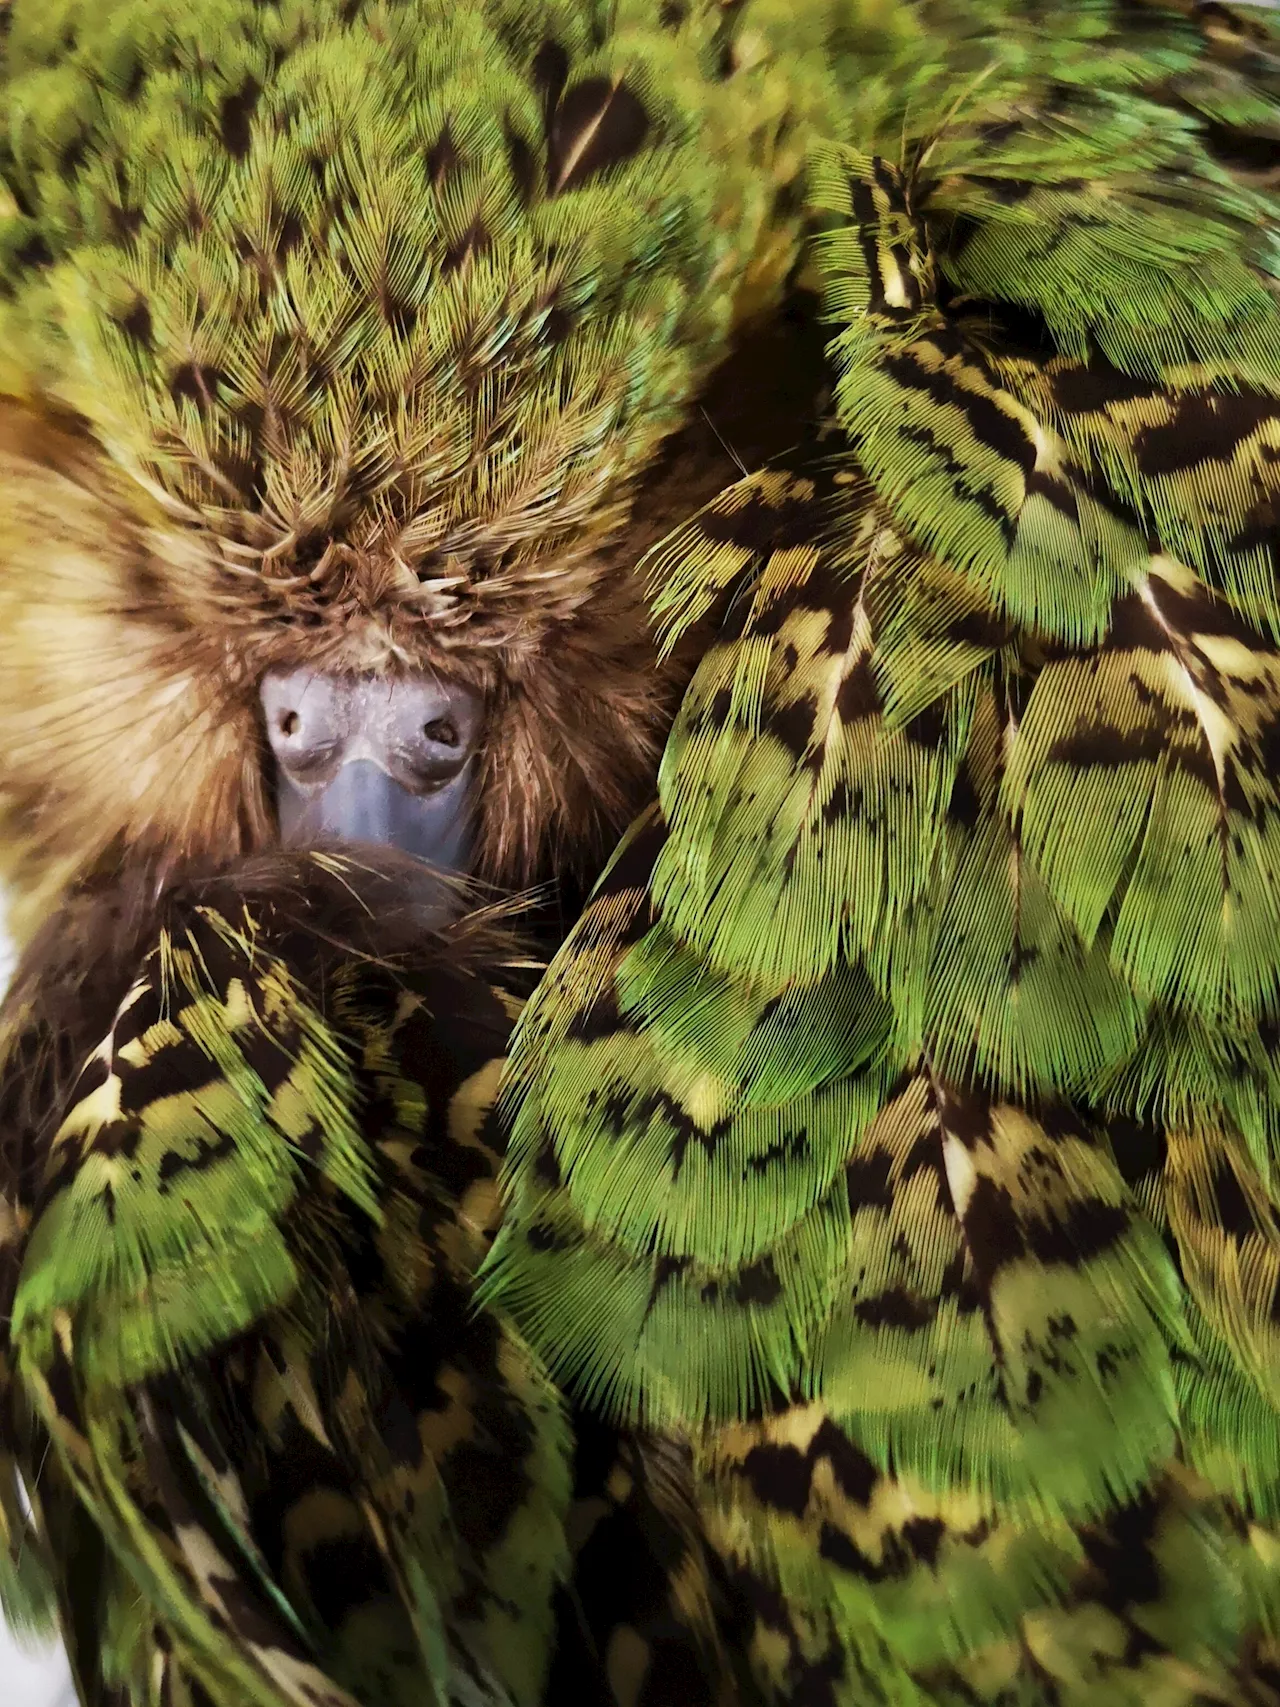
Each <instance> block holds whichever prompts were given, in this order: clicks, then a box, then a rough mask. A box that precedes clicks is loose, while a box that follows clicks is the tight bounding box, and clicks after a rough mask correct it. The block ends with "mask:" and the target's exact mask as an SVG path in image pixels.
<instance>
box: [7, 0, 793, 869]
mask: <svg viewBox="0 0 1280 1707" xmlns="http://www.w3.org/2000/svg"><path fill="white" fill-rule="evenodd" d="M606 12H608V13H609V14H610V18H611V22H609V23H608V24H606V23H605V22H604V21H603V19H604V15H605V13H606ZM632 14H633V16H632ZM733 17H734V14H733V9H726V8H723V7H721V6H718V5H710V4H705V3H704V4H694V5H690V6H686V7H680V6H670V5H660V4H658V0H620V3H619V4H618V5H617V6H614V7H610V8H602V7H600V6H598V5H596V4H594V3H593V0H558V3H553V4H551V5H544V4H539V5H536V6H531V5H528V4H520V3H516V0H473V3H472V4H470V5H464V4H460V3H459V4H454V3H453V0H401V3H399V4H395V3H391V0H382V3H373V0H369V3H366V4H362V3H360V0H305V3H302V0H292V3H282V4H279V5H271V6H268V5H262V4H258V3H254V0H220V3H218V4H215V3H213V0H201V3H198V4H192V0H148V3H146V4H141V3H137V0H129V3H123V0H42V4H40V5H34V4H33V5H31V6H29V7H27V6H24V5H23V4H22V3H21V0H19V3H18V4H17V5H16V6H15V7H14V8H13V9H12V15H11V20H10V28H9V32H8V37H7V41H6V46H5V52H6V55H7V60H8V67H7V75H8V79H9V81H8V86H7V89H6V91H5V93H4V97H3V99H4V103H5V106H6V108H7V111H6V114H5V119H6V123H5V126H4V129H3V133H2V137H3V140H2V141H0V167H2V176H3V182H4V184H5V185H6V186H7V189H6V191H5V195H6V199H7V207H6V208H5V209H4V210H3V211H4V214H5V217H4V219H3V220H0V284H2V285H3V289H4V295H5V301H4V304H3V318H2V322H0V347H2V351H3V353H2V354H0V369H3V370H7V371H0V383H2V384H3V386H4V389H5V390H6V391H7V392H8V393H9V395H10V402H9V403H8V405H7V406H6V407H5V408H4V410H3V412H2V414H0V463H2V466H0V525H2V526H3V530H4V545H3V552H2V556H0V746H2V747H3V749H4V750H3V751H2V752H0V795H2V803H3V805H4V806H5V807H6V808H7V828H6V831H5V837H6V840H7V842H8V844H9V846H10V867H11V872H10V875H11V879H12V880H16V882H17V884H18V886H19V888H20V889H22V888H26V889H28V890H33V889H34V890H39V891H40V892H41V893H42V894H43V893H45V892H47V890H48V889H49V887H50V886H51V885H52V886H53V887H54V888H55V889H56V888H57V887H59V886H61V885H62V884H64V883H65V882H66V881H67V880H68V879H70V878H72V877H75V876H80V875H83V874H84V873H85V872H86V871H91V870H95V869H100V868H101V867H102V866H103V864H104V862H106V863H108V864H109V863H110V862H111V861H112V860H117V859H119V858H120V857H122V856H123V857H143V856H150V857H154V858H156V859H157V860H158V861H161V862H163V861H164V860H166V859H170V858H186V857H192V856H202V857H203V856H208V855H214V856H219V855H224V854H232V853H234V852H236V851H239V850H241V849H246V848H250V847H253V846H259V845H263V844H264V843H269V842H270V841H271V839H273V838H274V837H276V836H280V835H283V836H284V837H286V838H289V837H305V836H311V835H329V834H332V835H340V836H348V837H356V838H370V839H382V840H390V841H394V842H396V843H398V844H400V845H403V846H405V847H407V848H409V849H410V850H411V851H414V852H417V853H419V854H421V855H423V856H424V857H426V858H428V859H431V860H433V861H435V862H437V863H441V864H443V865H445V866H449V867H451V868H453V869H456V870H461V871H464V872H467V873H473V874H476V875H479V876H482V877H484V878H486V879H489V880H491V881H493V882H496V883H498V884H501V885H503V886H507V887H511V886H517V885H521V884H524V883H527V882H529V881H530V880H532V879H534V878H536V877H538V876H539V875H541V874H543V873H544V872H545V871H546V870H548V869H549V867H550V866H551V865H553V864H555V863H556V862H557V861H558V860H560V859H562V858H563V857H564V855H565V851H566V850H567V849H570V848H572V849H574V850H577V851H580V852H583V851H585V854H586V857H588V858H591V857H594V856H595V855H596V854H598V853H601V852H603V851H604V849H605V845H606V843H607V842H608V840H609V839H610V838H611V837H612V836H613V835H614V834H615V833H616V831H617V829H618V827H619V826H620V824H621V823H623V822H625V820H626V818H627V816H628V815H629V813H630V812H631V811H632V810H633V808H634V806H635V803H636V796H637V792H638V791H639V790H642V789H643V787H644V785H645V780H646V778H647V777H648V776H649V774H650V773H651V769H652V765H653V762H654V758H655V753H656V748H657V745H658V743H659V741H660V738H661V730H662V726H663V721H664V717H665V716H666V714H667V701H668V699H669V690H668V689H666V688H665V687H664V684H663V679H662V677H661V675H660V674H659V673H658V672H656V671H655V669H654V667H653V662H654V659H653V649H652V642H651V638H650V630H649V624H648V619H647V613H646V602H645V598H644V587H643V584H642V582H641V581H640V579H639V578H638V577H637V576H636V574H635V572H634V571H635V564H636V561H637V559H638V557H639V556H640V554H641V552H642V549H643V547H644V546H645V545H646V544H647V543H649V542H650V541H652V540H653V539H654V538H656V537H657V536H658V535H659V534H660V533H661V532H662V531H663V528H664V526H666V525H670V524H671V523H673V522H675V521H677V520H679V519H681V518H682V516H683V515H684V514H687V513H688V511H689V509H690V508H691V507H692V506H693V505H694V504H696V502H697V500H698V499H699V498H701V497H705V496H709V495H710V492H711V491H712V490H714V489H715V487H716V486H717V485H718V484H720V483H722V482H723V479H724V478H725V476H726V473H727V471H726V469H725V467H724V465H723V462H722V461H717V458H716V457H714V456H713V457H711V458H710V459H709V460H708V459H707V458H703V462H704V463H705V464H706V465H707V466H706V467H704V468H703V469H702V470H698V469H696V468H694V467H692V465H691V463H690V459H689V458H688V457H681V456H678V455H677V456H674V457H673V456H672V455H671V453H670V442H671V438H672V435H673V434H674V433H676V432H677V431H678V430H679V429H680V428H681V425H682V423H683V422H684V421H685V420H686V416H687V412H688V408H689V405H690V402H691V400H692V399H693V398H694V397H695V396H696V395H697V393H698V390H699V387H700V386H701V385H702V384H703V382H704V381H705V379H706V376H707V374H708V373H709V372H710V371H711V370H712V369H713V368H714V367H715V366H716V364H717V363H718V362H719V361H720V360H721V358H722V357H723V356H724V353H725V351H726V348H727V347H728V343H729V340H730V337H731V334H732V332H733V329H734V326H735V324H736V323H738V322H740V321H741V320H742V318H743V315H744V312H745V308H746V306H748V305H750V304H751V303H753V302H755V301H757V300H764V299H767V298H768V297H770V296H771V295H776V293H777V289H778V286H779V285H780V283H781V281H782V280H783V278H784V277H785V275H786V273H787V271H788V268H789V266H790V264H791V261H792V259H793V257H794V253H795V249H796V242H797V222H796V219H795V217H794V215H793V214H792V213H790V212H788V210H787V204H786V201H785V195H783V196H782V198H781V199H780V190H781V191H785V189H786V186H787V185H788V184H789V183H791V182H792V181H793V180H794V177H795V173H796V170H797V168H798V165H799V159H800V153H801V148H800V144H799V142H798V141H797V140H796V135H794V134H793V132H795V130H796V127H795V124H794V113H795V111H796V109H797V105H798V104H799V105H802V104H803V102H802V101H801V99H800V97H799V96H797V94H796V92H795V89H794V88H793V87H792V86H791V83H789V82H788V74H787V73H785V72H784V71H782V70H779V69H778V67H777V66H775V65H773V64H772V62H770V61H769V60H768V58H767V56H766V55H764V54H763V52H761V51H757V49H756V48H750V47H749V46H748V45H744V38H742V37H741V34H740V32H739V33H735V30H736V26H735V24H734V22H733ZM792 82H794V79H793V80H792ZM805 98H806V99H812V98H815V97H813V95H812V91H809V93H808V94H807V95H806V96H805ZM797 134H798V133H797ZM664 443H666V444H667V446H668V453H667V456H666V458H665V460H657V459H659V457H660V453H661V450H662V447H663V445H664ZM708 468H710V470H711V473H710V477H708V472H707V470H708ZM700 483H701V484H700ZM637 493H639V494H640V501H639V502H637Z"/></svg>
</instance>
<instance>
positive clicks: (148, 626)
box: [0, 314, 822, 941]
mask: <svg viewBox="0 0 1280 1707" xmlns="http://www.w3.org/2000/svg"><path fill="white" fill-rule="evenodd" d="M821 373H822V364H821V338H820V335H819V334H818V333H817V332H816V331H815V329H814V328H813V327H812V326H811V325H809V324H808V323H807V322H806V321H804V320H803V319H802V320H800V321H797V319H796V317H795V315H794V314H792V315H791V316H790V317H789V318H786V317H784V319H782V320H778V321H773V322H770V323H768V324H766V325H762V326H760V327H758V328H756V329H755V330H754V331H753V332H752V334H751V335H750V336H749V337H747V338H746V339H745V340H744V341H743V342H742V343H741V345H740V347H739V348H738V349H737V351H736V352H735V353H734V354H733V355H732V356H731V357H730V358H729V360H728V361H727V362H726V363H725V365H724V366H723V368H722V369H721V371H720V373H719V374H718V376H717V377H716V379H715V381H714V382H713V384H712V386H711V387H710V389H709V390H708V392H707V393H706V396H705V400H704V404H703V405H702V406H701V407H699V408H698V409H696V410H695V411H694V412H693V413H692V414H691V416H690V419H689V421H688V423H687V424H686V426H685V428H684V429H683V430H682V431H681V432H680V433H679V434H677V435H676V436H675V437H674V438H673V439H672V440H670V441H669V443H668V445H667V447H666V449H665V450H664V451H663V452H662V454H661V455H660V456H659V458H658V460H657V461H656V463H655V464H654V465H653V467H652V468H651V470H650V472H649V474H648V475H647V476H646V478H645V479H644V481H643V482H642V484H641V486H640V488H639V491H638V494H637V497H636V500H635V503H634V505H633V507H632V509H631V511H630V515H629V516H628V513H627V510H626V508H625V506H624V505H623V504H621V503H618V504H615V505H614V506H613V507H612V508H611V509H609V510H606V511H604V512H602V514H601V516H600V517H599V518H598V521H597V526H596V528H595V529H594V531H593V532H592V533H591V534H589V535H588V536H587V538H586V541H585V542H584V543H581V544H579V546H578V547H577V548H576V550H575V551H574V552H573V553H572V555H571V554H569V553H568V552H566V553H565V555H564V556H562V557H559V558H557V557H555V556H552V555H550V554H549V555H548V557H547V559H546V561H545V563H544V565H543V568H542V574H543V576H544V587H545V596H544V597H542V598H540V599H538V600H534V599H532V598H531V597H530V594H529V589H528V587H527V586H526V587H521V588H513V591H512V601H511V608H510V612H509V620H507V621H505V622H499V621H498V620H496V619H495V617H494V614H493V609H492V606H491V607H490V608H489V610H488V612H487V614H486V617H485V618H484V619H483V620H480V621H476V622H457V623H450V622H448V621H444V622H441V621H440V620H439V619H438V618H437V619H436V620H432V618H431V616H430V615H429V614H428V613H426V612H424V610H423V609H422V608H421V603H420V600H419V598H418V596H417V594H416V592H415V591H413V590H408V591H407V590H406V589H404V588H402V587H401V586H398V585H397V583H396V581H395V578H394V576H393V575H391V574H390V573H388V572H387V570H386V569H385V566H383V567H380V565H379V560H378V559H377V558H376V557H372V556H368V555H362V554H360V553H358V552H356V551H354V550H352V549H350V548H348V547H345V546H344V545H342V543H341V542H340V543H339V545H338V546H335V547H334V548H332V549H331V551H330V552H329V560H328V563H327V565H326V566H325V568H324V571H323V572H321V573H316V574H314V575H313V576H312V577H311V578H310V579H308V580H307V582H306V583H305V584H302V585H300V584H296V583H295V584H294V585H292V586H291V587H289V588H288V589H287V596H284V597H279V598H278V599H277V600H276V602H275V603H274V605H268V604H264V597H265V595H264V593H263V588H262V577H261V576H259V575H256V574H254V575H242V576H241V577H240V579H239V581H238V583H237V582H236V581H235V580H234V579H231V578H228V580H227V581H226V582H225V583H224V584H223V586H222V589H221V591H220V593H219V596H218V597H217V598H214V597H213V596H212V595H210V594H209V593H208V592H207V589H208V588H209V587H210V586H211V585H212V582H211V580H202V578H201V574H200V565H201V563H202V562H203V563H204V565H205V566H206V568H207V565H208V556H209V553H210V552H212V551H214V550H216V549H217V547H215V546H214V544H213V543H212V542H211V541H210V540H209V538H208V537H207V536H201V535H199V534H197V533H188V532H179V531H175V529H174V528H173V525H172V522H171V521H169V520H168V519H167V518H166V517H165V516H164V515H163V514H162V513H161V511H160V510H159V509H158V508H157V509H156V510H154V511H151V510H149V509H148V507H147V504H148V501H147V500H146V498H145V496H144V495H143V494H141V492H140V489H139V488H138V487H137V486H135V485H134V484H133V483H132V482H129V481H126V480H125V479H124V477H122V476H120V475H118V474H116V473H114V472H113V471H112V470H111V469H110V466H109V464H108V463H107V462H106V461H105V459H104V458H103V457H102V455H101V453H100V452H99V451H98V450H97V448H96V447H95V445H94V443H93V441H92V439H91V438H90V437H88V436H87V435H86V434H85V432H84V431H83V430H82V429H80V428H79V427H78V426H77V424H76V422H74V421H73V420H71V419H69V418H55V417H53V416H52V415H50V414H45V413H38V412H36V411H35V410H33V409H30V408H27V407H25V406H22V405H19V404H17V403H9V404H7V405H6V406H5V408H4V410H3V411H2V412H0V527H2V528H3V537H4V539H5V549H4V555H3V561H2V563H0V865H2V869H0V876H3V878H4V879H5V881H7V882H8V884H9V885H10V888H11V893H12V895H13V897H14V900H13V917H12V924H13V928H14V931H15V934H16V936H17V937H18V939H19V940H20V941H22V940H25V939H26V938H27V937H28V936H29V935H30V932H31V930H32V929H33V928H34V926H35V924H36V923H37V922H38V921H39V920H40V919H41V918H42V917H44V916H46V915H47V913H48V912H49V910H50V908H51V906H52V905H53V904H54V902H55V899H56V897H57V896H58V895H59V894H60V893H62V892H63V891H65V890H66V889H67V887H68V886H69V885H71V884H73V883H75V882H76V881H78V880H79V881H83V880H86V879H93V878H94V877H98V878H101V877H106V876H110V874H112V873H113V872H115V871H117V870H119V869H120V868H121V867H122V866H138V865H144V866H146V867H148V868H149V869H152V870H154V871H155V872H156V873H157V875H158V876H159V875H160V874H162V873H163V872H164V871H166V870H172V869H174V868H181V867H182V866H185V865H186V864H188V863H190V862H192V861H207V860H210V859H212V860H227V859H232V858H235V857H236V856H238V855H240V854H242V853H245V852H249V851H252V850H253V849H258V848H263V847H268V846H270V845H271V844H272V843H273V841H274V839H275V827H274V822H273V815H272V808H271V802H270V789H269V783H268V781H267V779H266V774H265V762H266V754H265V744H264V742H263V739H262V734H261V730H260V727H259V722H258V712H257V698H256V696H257V685H258V682H259V680H260V678H261V675H262V673H263V672H264V671H265V670H266V669H268V668H271V667H273V666H276V665H296V664H303V665H308V666H311V667H322V668H329V669H334V670H352V671H386V672H388V673H400V672H406V673H407V672H413V671H435V672H439V673H442V674H445V675H451V676H452V675H456V676H460V677H462V678H464V679H466V680H468V681H470V682H474V683H478V684H479V685H480V686H482V687H483V689H484V691H485V694H486V697H487V700H488V707H489V710H488V721H487V727H486V735H485V743H484V755H483V766H482V779H481V780H482V841H481V866H480V872H479V875H480V876H482V877H483V878H485V879H486V880H488V881H491V882H493V883H495V884H497V885H498V886H500V887H502V888H505V889H510V888H518V887H521V886H524V885H526V884H528V883H530V882H532V881H538V880H542V879H543V878H545V877H546V876H547V875H549V874H550V872H551V871H553V870H557V869H561V868H562V867H563V865H564V864H565V862H569V863H570V864H574V865H576V866H577V867H578V868H579V869H578V873H577V874H578V875H581V876H585V877H589V876H590V875H591V874H592V872H593V870H594V869H595V868H597V867H598V865H599V863H600V862H601V861H602V860H603V859H604V858H605V857H606V856H607V854H608V852H609V851H610V848H611V846H612V843H613V841H614V840H615V839H616V837H617V835H618V834H619V833H620V831H621V829H622V828H623V827H624V826H625V824H626V823H627V822H628V820H629V819H630V817H631V816H632V815H633V814H634V812H635V811H636V810H637V809H638V807H639V805H640V804H641V803H642V802H643V799H644V798H645V796H646V794H647V791H648V790H649V788H650V786H651V783H652V778H653V773H654V769H655V766H656V763H657V759H658V755H659V752H660V750H661V744H662V741H663V739H664V737H665V732H666V728H667V725H668V723H669V720H670V717H671V715H672V712H673V709H674V699H675V696H676V694H677V693H678V691H679V687H680V684H681V681H682V679H683V676H684V674H685V667H684V665H683V663H682V662H681V660H679V659H677V660H676V661H675V662H674V663H672V664H671V665H670V666H669V667H668V668H667V669H666V670H664V671H662V672H660V671H659V670H658V669H657V668H656V664H655V655H654V647H653V640H652V636H651V632H650V627H649V621H648V614H647V605H646V600H645V588H644V586H643V582H642V578H641V577H640V576H639V575H637V574H636V573H635V565H636V563H637V561H638V560H639V558H640V557H641V556H642V554H643V552H644V551H645V549H647V547H648V546H649V545H650V544H652V543H653V542H654V541H656V540H657V539H658V538H660V537H661V536H662V534H663V533H665V532H666V531H668V530H669V529H670V528H671V527H673V526H674V525H676V524H677V523H678V522H680V521H682V520H684V519H685V518H686V517H688V516H689V515H690V514H691V513H692V512H693V511H694V510H696V509H697V508H698V506H699V505H700V504H702V503H704V502H706V501H707V500H708V499H709V498H710V497H711V496H713V495H714V494H715V493H716V492H717V491H719V490H720V489H721V488H722V487H723V486H724V485H726V484H727V483H728V482H729V481H730V480H732V479H733V478H734V477H735V475H736V473H737V472H738V468H737V462H738V460H739V459H740V460H741V461H743V462H745V463H747V464H748V465H749V466H755V465H757V464H758V463H759V462H760V461H761V460H763V459H765V458H767V457H769V456H772V455H776V454H778V453H779V452H780V451H782V450H784V449H787V448H789V447H790V446H791V445H793V444H794V443H795V442H796V440H797V439H798V438H799V437H800V436H801V435H802V433H803V431H804V425H805V423H806V422H809V421H811V420H812V418H813V413H814V398H815V396H816V393H817V390H818V387H819V385H820V384H821ZM526 572H527V571H526ZM237 585H238V586H239V588H240V598H239V600H237V599H236V598H235V597H233V596H232V594H233V591H234V588H235V587H236V586H237ZM280 591H281V592H282V593H283V592H285V591H286V589H284V588H282V589H280Z"/></svg>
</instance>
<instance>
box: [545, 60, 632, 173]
mask: <svg viewBox="0 0 1280 1707" xmlns="http://www.w3.org/2000/svg"><path fill="white" fill-rule="evenodd" d="M648 131H649V115H648V113H646V112H645V110H644V105H643V103H642V102H641V100H640V98H639V96H637V95H635V94H633V92H632V91H631V90H630V89H628V88H627V86H626V84H625V83H612V82H610V80H609V79H608V78H607V77H588V78H586V79H585V80H584V81H583V82H581V83H578V84H576V85H575V86H574V87H573V88H572V89H570V90H569V92H568V94H567V95H566V96H565V97H564V99H563V101H561V103H560V105H559V107H558V108H557V110H556V113H555V116H554V117H553V119H552V120H551V125H550V128H549V130H548V133H547V188H548V191H549V192H550V194H551V195H553V196H558V195H560V194H561V193H562V192H563V191H565V190H574V189H577V188H578V186H579V185H580V184H584V183H585V182H586V181H587V179H588V178H590V177H592V176H593V174H595V173H596V172H603V171H605V170H606V169H607V168H608V167H610V166H617V165H619V164H621V162H622V161H624V160H629V159H630V158H631V156H632V155H633V154H636V153H638V152H639V150H640V147H641V145H642V143H643V142H644V139H645V137H646V135H647V134H648Z"/></svg>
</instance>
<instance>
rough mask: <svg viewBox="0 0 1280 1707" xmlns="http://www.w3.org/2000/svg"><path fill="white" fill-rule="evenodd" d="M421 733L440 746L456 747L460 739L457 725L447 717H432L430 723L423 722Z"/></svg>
mask: <svg viewBox="0 0 1280 1707" xmlns="http://www.w3.org/2000/svg"><path fill="white" fill-rule="evenodd" d="M422 733H423V734H424V735H425V736H426V738H427V740H428V741H434V742H436V744H437V745H438V746H441V747H456V746H457V745H458V742H459V739H460V737H459V735H458V726H457V724H456V723H455V722H454V721H453V719H452V718H449V717H433V718H432V719H431V721H430V723H424V724H423V726H422Z"/></svg>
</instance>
